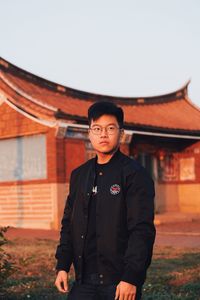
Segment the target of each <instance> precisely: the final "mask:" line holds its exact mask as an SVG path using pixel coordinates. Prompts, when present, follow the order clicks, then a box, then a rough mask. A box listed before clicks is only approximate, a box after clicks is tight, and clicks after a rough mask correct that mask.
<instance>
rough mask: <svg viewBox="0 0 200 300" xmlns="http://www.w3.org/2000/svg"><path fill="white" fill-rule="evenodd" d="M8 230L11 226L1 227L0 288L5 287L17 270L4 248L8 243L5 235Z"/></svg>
mask: <svg viewBox="0 0 200 300" xmlns="http://www.w3.org/2000/svg"><path fill="white" fill-rule="evenodd" d="M8 228H9V226H7V227H0V286H3V284H4V282H5V281H6V279H7V278H8V277H9V276H10V275H11V274H13V272H14V271H15V270H16V267H15V265H14V263H13V262H12V258H11V256H10V255H9V254H8V253H7V252H6V251H5V250H4V249H3V246H4V245H6V244H7V243H8V240H7V238H6V237H5V235H4V234H5V232H6V231H7V230H8Z"/></svg>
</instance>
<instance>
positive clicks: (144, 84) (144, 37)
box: [0, 0, 200, 107]
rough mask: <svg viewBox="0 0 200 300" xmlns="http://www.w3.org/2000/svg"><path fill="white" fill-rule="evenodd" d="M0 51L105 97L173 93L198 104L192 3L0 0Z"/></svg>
mask: <svg viewBox="0 0 200 300" xmlns="http://www.w3.org/2000/svg"><path fill="white" fill-rule="evenodd" d="M0 12H1V13H0V56H1V57H3V58H4V59H6V60H8V61H10V62H11V63H13V64H15V65H17V66H18V67H21V68H23V69H25V70H27V71H30V72H32V73H34V74H36V75H39V76H41V77H44V78H46V79H49V80H51V81H54V82H57V83H60V84H63V85H65V86H68V87H71V88H75V89H79V90H83V91H87V92H94V93H100V94H106V95H112V96H125V97H126V96H129V97H138V96H153V95H160V94H165V93H169V92H173V91H175V90H177V89H178V88H180V87H181V86H183V85H184V84H185V83H186V82H187V81H188V80H189V79H191V83H190V85H189V96H190V98H191V100H192V101H193V103H195V104H197V105H198V106H199V107H200V58H199V56H200V1H199V0H190V1H189V0H123V1H122V0H121V1H120V0H28V1H27V0H0Z"/></svg>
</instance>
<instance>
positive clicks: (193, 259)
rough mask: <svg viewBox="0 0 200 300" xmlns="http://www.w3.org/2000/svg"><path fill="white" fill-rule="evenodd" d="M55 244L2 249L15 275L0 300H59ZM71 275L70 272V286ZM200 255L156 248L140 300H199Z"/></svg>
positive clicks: (31, 242)
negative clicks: (5, 252) (13, 266)
mask: <svg viewBox="0 0 200 300" xmlns="http://www.w3.org/2000/svg"><path fill="white" fill-rule="evenodd" d="M55 248H56V242H55V241H52V240H48V239H35V240H28V239H27V240H26V239H15V240H13V241H12V242H9V243H8V244H7V245H6V246H5V247H4V249H5V250H6V251H7V252H8V253H9V254H10V255H11V257H12V260H13V262H14V264H15V266H16V269H17V271H15V272H14V273H13V274H12V275H11V276H10V277H9V279H8V280H7V281H6V283H5V284H4V285H3V287H1V291H0V299H5V300H18V299H20V300H25V299H26V300H27V299H33V300H42V299H48V300H51V299H52V300H53V299H54V300H55V299H57V300H62V299H66V295H62V294H60V293H59V292H58V291H57V290H56V288H55V287H54V280H55V269H54V266H55V259H54V252H55ZM72 281H73V271H71V272H70V282H72ZM199 295H200V252H199V250H198V249H175V248H172V247H156V248H155V250H154V257H153V261H152V264H151V267H150V269H149V271H148V276H147V280H146V283H145V285H144V291H143V300H167V299H170V300H175V299H181V300H186V299H188V300H189V299H191V300H199V299H200V296H199Z"/></svg>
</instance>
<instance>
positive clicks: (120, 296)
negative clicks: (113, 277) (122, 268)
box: [115, 281, 136, 300]
mask: <svg viewBox="0 0 200 300" xmlns="http://www.w3.org/2000/svg"><path fill="white" fill-rule="evenodd" d="M135 295H136V286H135V285H133V284H130V283H128V282H125V281H120V283H119V284H118V285H117V289H116V293H115V300H135Z"/></svg>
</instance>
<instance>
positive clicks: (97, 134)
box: [89, 124, 122, 136]
mask: <svg viewBox="0 0 200 300" xmlns="http://www.w3.org/2000/svg"><path fill="white" fill-rule="evenodd" d="M109 126H114V127H115V128H116V131H115V132H113V133H109V132H108V129H107V128H108V127H109ZM94 127H95V126H94ZM96 127H99V128H101V130H100V132H99V133H95V132H94V131H93V129H94V128H92V127H89V131H91V132H92V134H94V135H96V136H100V135H101V134H102V132H103V130H104V129H105V131H106V133H107V134H108V135H114V134H115V133H116V132H117V130H120V131H121V130H122V128H120V127H117V126H116V125H115V124H112V125H107V126H105V127H102V126H100V125H96Z"/></svg>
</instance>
